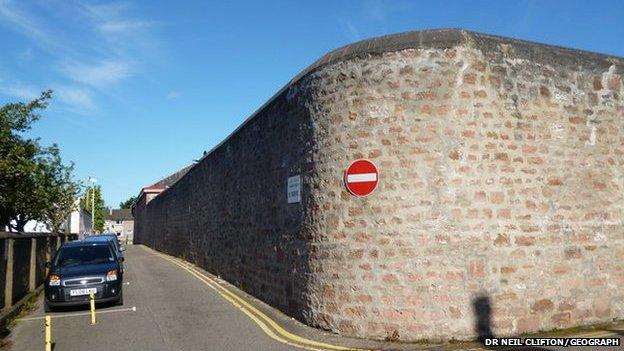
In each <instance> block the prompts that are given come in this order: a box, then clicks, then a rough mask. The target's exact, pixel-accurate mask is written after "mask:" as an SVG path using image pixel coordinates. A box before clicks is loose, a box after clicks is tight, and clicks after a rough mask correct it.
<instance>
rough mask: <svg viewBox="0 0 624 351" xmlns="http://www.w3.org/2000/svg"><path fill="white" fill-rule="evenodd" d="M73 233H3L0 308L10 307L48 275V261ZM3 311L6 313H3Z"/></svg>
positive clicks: (0, 237)
mask: <svg viewBox="0 0 624 351" xmlns="http://www.w3.org/2000/svg"><path fill="white" fill-rule="evenodd" d="M75 239H77V237H76V235H73V234H49V233H7V232H0V309H2V311H3V312H4V311H6V310H9V309H10V308H11V307H12V306H13V305H14V304H16V303H18V302H19V301H20V300H21V299H22V298H23V297H25V296H26V295H28V294H29V293H30V292H32V291H34V290H36V289H37V287H39V286H40V285H41V284H42V283H43V282H44V280H45V278H46V273H47V272H46V265H45V263H46V262H48V261H50V259H51V258H52V257H53V256H54V254H55V253H56V250H57V249H58V248H59V247H60V246H61V244H62V243H64V242H65V241H68V240H75ZM1 314H4V313H1Z"/></svg>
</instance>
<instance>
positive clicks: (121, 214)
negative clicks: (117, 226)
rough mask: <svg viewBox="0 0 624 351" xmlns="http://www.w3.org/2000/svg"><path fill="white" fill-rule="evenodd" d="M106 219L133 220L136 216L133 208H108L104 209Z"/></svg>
mask: <svg viewBox="0 0 624 351" xmlns="http://www.w3.org/2000/svg"><path fill="white" fill-rule="evenodd" d="M104 219H105V220H108V221H132V220H134V216H132V210H130V209H129V208H121V209H114V210H113V209H108V210H107V211H104Z"/></svg>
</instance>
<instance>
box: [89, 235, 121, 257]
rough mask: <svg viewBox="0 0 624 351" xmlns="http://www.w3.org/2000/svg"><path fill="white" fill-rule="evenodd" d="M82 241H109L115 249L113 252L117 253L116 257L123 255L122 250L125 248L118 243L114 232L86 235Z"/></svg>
mask: <svg viewBox="0 0 624 351" xmlns="http://www.w3.org/2000/svg"><path fill="white" fill-rule="evenodd" d="M84 241H93V242H94V241H104V242H111V244H112V245H113V247H114V249H115V253H116V254H117V257H124V255H123V251H125V248H124V247H123V246H121V244H120V243H119V240H118V239H117V235H116V234H114V233H113V234H98V235H92V236H88V237H86V238H84Z"/></svg>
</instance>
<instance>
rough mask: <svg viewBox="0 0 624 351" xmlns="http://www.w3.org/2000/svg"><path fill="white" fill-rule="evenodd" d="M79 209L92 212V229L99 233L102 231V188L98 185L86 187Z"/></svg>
mask: <svg viewBox="0 0 624 351" xmlns="http://www.w3.org/2000/svg"><path fill="white" fill-rule="evenodd" d="M80 208H82V209H84V210H85V211H87V212H89V213H91V211H92V209H93V210H95V212H94V216H93V217H94V221H93V229H94V230H96V231H99V232H102V231H104V211H105V208H104V199H103V198H102V187H100V186H99V185H96V186H92V187H87V189H86V190H85V192H84V195H83V196H82V198H81V199H80Z"/></svg>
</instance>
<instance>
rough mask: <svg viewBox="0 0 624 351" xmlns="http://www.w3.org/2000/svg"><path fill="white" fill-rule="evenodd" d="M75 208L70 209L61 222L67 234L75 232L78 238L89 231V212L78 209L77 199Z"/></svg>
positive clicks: (90, 228)
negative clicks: (63, 221)
mask: <svg viewBox="0 0 624 351" xmlns="http://www.w3.org/2000/svg"><path fill="white" fill-rule="evenodd" d="M75 208H77V210H74V211H72V212H71V213H70V214H69V216H68V217H67V219H66V220H65V223H63V231H64V232H65V233H69V234H77V235H78V238H79V239H82V238H84V236H85V234H88V233H91V230H92V225H91V213H89V212H87V211H85V210H83V209H80V205H79V201H76V207H75Z"/></svg>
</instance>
